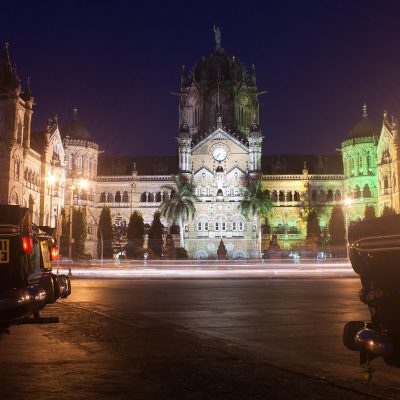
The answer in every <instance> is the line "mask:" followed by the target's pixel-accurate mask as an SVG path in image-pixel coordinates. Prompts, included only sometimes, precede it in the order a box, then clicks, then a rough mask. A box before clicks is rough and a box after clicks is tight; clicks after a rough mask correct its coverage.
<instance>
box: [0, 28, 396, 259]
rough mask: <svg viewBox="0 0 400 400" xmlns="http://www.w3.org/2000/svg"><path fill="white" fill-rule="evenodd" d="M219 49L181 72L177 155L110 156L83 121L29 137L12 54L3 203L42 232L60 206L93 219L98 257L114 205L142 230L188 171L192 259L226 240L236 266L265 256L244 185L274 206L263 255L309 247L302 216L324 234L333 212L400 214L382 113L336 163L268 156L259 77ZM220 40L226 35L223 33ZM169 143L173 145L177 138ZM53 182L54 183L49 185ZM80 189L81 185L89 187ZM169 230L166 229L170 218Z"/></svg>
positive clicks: (0, 82) (0, 136) (392, 140)
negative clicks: (20, 208)
mask: <svg viewBox="0 0 400 400" xmlns="http://www.w3.org/2000/svg"><path fill="white" fill-rule="evenodd" d="M218 32H219V30H216V39H218V40H217V41H216V46H215V49H214V50H213V51H212V53H211V54H210V55H209V56H208V57H204V58H202V60H200V62H198V63H197V64H195V65H194V66H193V68H192V69H191V70H190V73H189V74H188V73H187V72H186V70H185V69H183V70H182V73H181V88H180V91H179V92H178V93H175V94H176V95H178V96H179V97H180V102H179V127H180V128H179V131H178V134H177V146H178V157H173V156H171V157H104V156H102V155H101V154H100V153H101V152H100V149H99V146H98V145H97V144H96V141H95V138H93V137H92V136H91V135H90V134H89V132H88V131H87V130H86V129H85V127H84V126H83V125H82V124H81V123H80V122H79V120H78V114H77V110H76V109H75V110H74V111H73V117H72V120H71V121H70V122H69V123H68V124H66V125H65V126H63V127H62V129H59V127H58V118H57V117H55V118H54V119H53V120H49V121H48V122H47V124H46V126H45V129H43V131H41V132H31V117H32V112H33V104H34V102H33V97H32V95H31V93H30V88H29V82H28V83H27V85H26V88H25V90H24V92H22V90H21V85H20V81H19V78H18V77H17V75H16V73H15V71H14V70H13V68H12V67H11V62H10V58H9V54H8V46H5V48H4V50H3V54H2V59H1V65H0V142H1V145H0V202H1V203H15V204H22V205H24V206H26V207H29V209H30V210H31V213H32V216H33V220H34V221H35V222H36V223H38V224H49V225H52V226H55V224H56V221H57V219H58V216H59V215H60V212H61V208H62V207H65V209H66V210H67V212H68V210H69V209H70V207H71V205H72V206H74V207H75V206H82V207H85V209H86V210H87V219H88V241H87V246H86V247H87V250H88V252H90V253H91V254H92V255H93V256H95V255H96V240H97V223H98V218H99V215H100V212H101V209H102V207H103V206H109V207H110V208H111V211H112V217H113V220H114V222H115V223H116V224H119V225H126V224H127V223H128V221H129V217H130V214H131V213H132V212H133V211H134V210H138V211H140V212H141V213H142V214H143V217H144V221H145V223H146V224H150V223H151V221H152V219H153V214H154V212H155V211H157V210H158V208H159V206H160V204H161V203H162V201H164V200H166V199H168V198H169V197H170V196H171V195H172V181H171V175H172V174H176V173H179V172H180V173H183V174H185V175H186V176H187V178H188V179H190V180H191V182H192V183H193V185H194V188H195V192H196V195H197V196H198V197H199V199H200V201H199V202H198V203H197V204H196V211H197V212H196V216H195V219H194V220H193V221H187V223H186V226H185V232H184V236H185V238H186V241H185V242H186V247H187V250H188V252H189V255H190V256H191V257H195V258H208V257H214V258H215V257H216V256H217V249H218V245H219V244H220V242H221V239H223V241H224V243H225V248H226V250H227V253H228V257H229V258H247V257H258V256H259V255H260V253H259V248H258V245H257V243H258V241H259V238H258V235H259V229H258V223H259V221H257V219H251V220H247V219H246V218H244V217H243V216H242V215H241V213H240V212H239V205H240V202H241V201H242V200H243V198H244V195H245V191H246V187H247V185H248V183H249V182H250V181H251V180H253V179H261V180H262V185H263V189H264V190H266V191H267V192H268V193H269V195H270V198H271V199H272V201H273V203H274V207H273V209H272V211H271V214H270V216H269V218H268V224H267V225H265V226H263V229H262V248H266V247H267V243H268V242H269V240H270V237H271V235H272V234H276V235H277V238H278V243H279V244H280V246H281V247H283V248H290V247H291V246H294V245H296V244H298V243H300V242H302V241H304V239H305V235H306V224H305V221H304V218H303V214H302V210H304V209H305V208H314V209H316V210H317V211H318V217H319V223H320V225H321V228H322V230H323V231H325V232H327V226H328V222H329V218H330V215H331V210H332V207H333V206H334V205H342V204H343V200H344V198H345V197H351V198H352V199H353V205H352V206H350V207H349V208H348V210H347V211H348V214H349V217H350V218H349V219H350V220H357V219H359V218H363V216H364V210H365V206H366V205H367V204H368V205H373V206H374V207H375V208H376V212H377V214H379V213H381V212H382V210H383V208H384V207H385V206H386V207H391V208H393V209H394V210H395V211H396V212H399V211H400V208H399V207H400V198H399V188H398V182H399V171H400V165H399V162H400V157H399V147H398V131H397V130H398V124H397V120H395V119H391V120H390V121H389V118H388V116H387V113H385V115H384V118H383V122H382V124H381V125H378V124H376V123H374V122H373V121H371V120H370V119H369V118H368V115H367V110H366V106H365V107H364V108H363V115H362V119H361V121H360V122H359V123H358V124H357V125H356V126H355V127H354V128H353V129H352V130H351V131H350V133H349V135H348V137H347V138H346V139H345V140H344V142H343V144H342V148H341V156H340V155H337V156H324V157H323V156H313V155H277V156H267V155H264V156H263V155H262V141H263V135H262V133H261V130H260V128H259V115H258V97H259V96H260V95H261V94H263V92H261V91H259V90H258V88H257V86H256V72H255V68H254V67H252V68H251V72H250V73H248V72H247V71H246V68H245V66H244V65H243V64H242V63H241V62H240V61H239V60H237V59H236V58H235V57H231V56H230V55H229V54H228V53H226V52H225V50H223V48H222V47H221V41H220V36H218V35H217V33H218ZM219 35H220V32H219ZM171 139H172V138H171ZM52 177H54V178H52ZM83 181H84V183H85V185H82V182H83ZM163 222H164V225H165V227H166V231H168V224H167V223H166V221H163Z"/></svg>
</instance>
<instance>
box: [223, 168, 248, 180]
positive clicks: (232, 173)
mask: <svg viewBox="0 0 400 400" xmlns="http://www.w3.org/2000/svg"><path fill="white" fill-rule="evenodd" d="M236 174H237V176H244V175H246V172H245V171H242V170H241V169H240V168H239V167H233V168H232V169H231V170H230V171H228V172H227V174H226V176H227V178H234V177H235V176H236Z"/></svg>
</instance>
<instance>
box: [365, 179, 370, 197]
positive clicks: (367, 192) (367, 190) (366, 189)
mask: <svg viewBox="0 0 400 400" xmlns="http://www.w3.org/2000/svg"><path fill="white" fill-rule="evenodd" d="M363 197H366V198H368V197H371V189H370V188H369V185H368V184H367V183H366V184H365V185H364V189H363Z"/></svg>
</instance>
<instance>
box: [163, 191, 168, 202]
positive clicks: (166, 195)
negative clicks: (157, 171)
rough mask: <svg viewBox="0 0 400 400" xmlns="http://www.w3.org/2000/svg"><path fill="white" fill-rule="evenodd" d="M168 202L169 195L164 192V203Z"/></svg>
mask: <svg viewBox="0 0 400 400" xmlns="http://www.w3.org/2000/svg"><path fill="white" fill-rule="evenodd" d="M167 200H168V193H167V192H164V193H163V201H167Z"/></svg>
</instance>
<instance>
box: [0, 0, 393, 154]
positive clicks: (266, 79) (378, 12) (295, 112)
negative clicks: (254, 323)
mask: <svg viewBox="0 0 400 400" xmlns="http://www.w3.org/2000/svg"><path fill="white" fill-rule="evenodd" d="M7 3H8V4H7ZM7 3H4V4H2V7H1V21H2V22H1V25H0V40H1V41H3V42H4V41H8V42H9V43H10V52H11V58H12V62H13V63H16V65H17V71H18V74H19V76H20V77H21V79H22V80H23V81H24V80H25V78H26V77H27V76H29V77H30V79H31V89H32V92H33V95H34V96H35V101H36V103H37V105H36V107H35V109H34V111H35V112H34V128H35V129H40V128H41V127H42V126H43V125H44V123H45V121H46V119H47V117H48V116H52V115H54V113H56V112H57V113H58V114H59V118H60V123H61V125H62V123H63V122H66V121H67V120H68V119H70V118H71V115H72V108H73V107H74V106H77V107H78V109H79V119H80V121H82V122H83V123H84V124H85V125H86V127H87V129H88V130H89V132H90V133H91V135H92V136H93V137H94V138H95V141H97V143H99V144H100V146H101V147H102V149H103V150H105V152H106V153H105V154H108V155H173V154H175V153H176V141H175V137H176V133H177V129H178V98H177V97H174V96H171V95H170V94H169V93H170V92H171V91H178V90H179V84H180V70H181V66H182V65H183V64H185V65H186V66H187V68H188V69H189V68H190V66H191V65H192V64H193V63H194V62H196V61H197V60H199V59H200V58H201V57H202V56H206V55H208V54H209V53H210V52H211V51H212V50H213V48H214V33H213V24H217V25H218V26H220V29H221V31H222V47H223V48H224V49H225V50H226V51H227V52H228V53H229V54H231V55H234V56H236V57H238V58H239V59H241V61H243V62H244V63H245V64H246V65H247V66H248V69H250V67H251V64H255V65H256V70H257V83H258V88H259V89H260V90H267V91H268V93H267V94H266V95H264V96H262V97H261V98H260V102H261V106H260V125H261V128H262V130H263V133H264V135H265V142H264V152H265V153H266V154H278V153H286V154H288V153H325V154H328V153H334V152H335V149H337V148H338V147H339V146H340V143H341V141H342V140H343V139H344V138H345V137H346V135H347V133H348V131H349V130H350V129H351V127H352V126H353V125H354V124H355V123H356V122H358V121H359V120H360V119H361V108H362V103H363V102H364V101H365V102H367V104H368V109H369V115H370V117H372V118H374V119H376V120H377V121H379V122H380V121H381V118H382V112H383V110H384V109H388V110H389V112H390V113H394V114H397V115H399V116H400V52H399V49H400V1H382V0H381V1H356V0H353V1H351V0H347V1H337V0H335V1H325V0H314V1H294V0H293V1H282V0H280V1H273V2H272V1H270V2H268V1H260V2H256V1H252V2H246V1H244V2H243V1H241V2H231V1H225V2H224V1H210V2H207V1H194V2H190V1H186V2H169V1H164V2H161V1H160V2H157V1H142V2H135V1H129V2H128V1H125V2H122V1H116V0H114V1H109V2H105V1H104V2H100V1H99V2H94V1H93V2H89V1H82V2H73V1H69V2H65V3H64V2H57V1H52V2H45V1H42V2H33V1H30V2H27V3H24V2H13V3H15V5H11V4H10V3H12V2H7Z"/></svg>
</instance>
